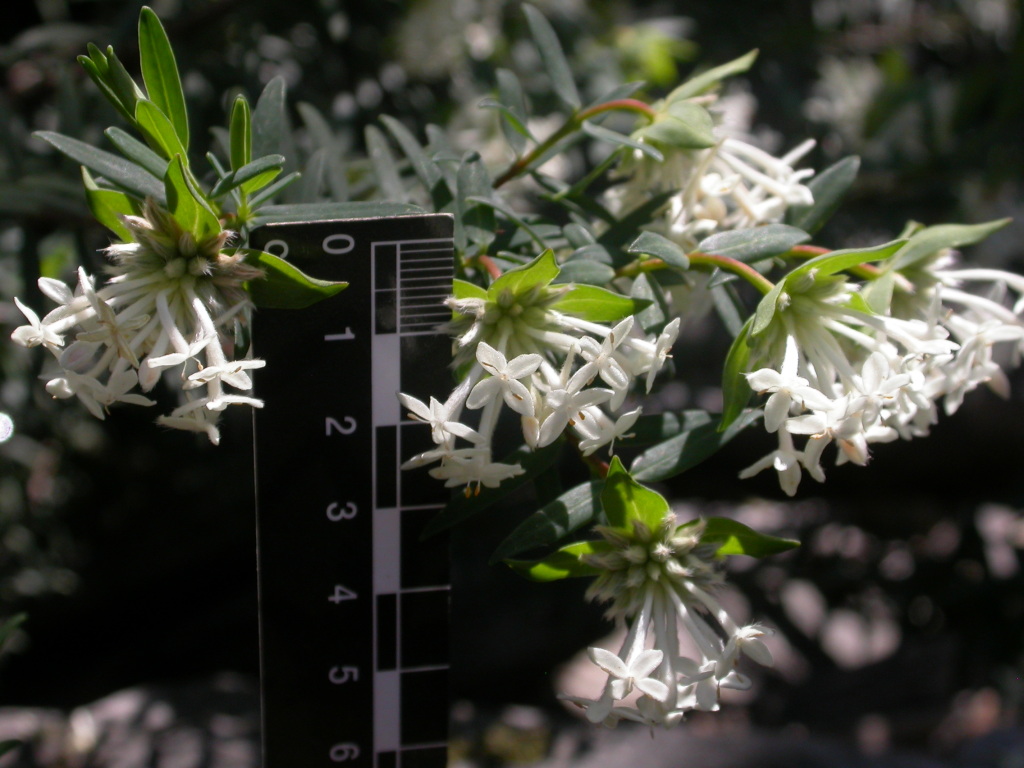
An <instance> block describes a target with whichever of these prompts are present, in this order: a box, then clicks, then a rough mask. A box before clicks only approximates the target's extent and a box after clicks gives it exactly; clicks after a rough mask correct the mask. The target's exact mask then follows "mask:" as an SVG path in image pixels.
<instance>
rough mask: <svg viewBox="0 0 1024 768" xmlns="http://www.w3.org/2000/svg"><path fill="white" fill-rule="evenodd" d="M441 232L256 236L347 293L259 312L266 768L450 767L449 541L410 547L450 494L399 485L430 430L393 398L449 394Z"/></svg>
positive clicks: (407, 222)
mask: <svg viewBox="0 0 1024 768" xmlns="http://www.w3.org/2000/svg"><path fill="white" fill-rule="evenodd" d="M396 231H397V232H400V233H401V234H402V235H404V237H399V238H396V237H395V233H396ZM452 231H453V221H452V218H451V217H450V216H448V215H438V214H427V215H422V216H401V217H392V218H387V219H363V220H351V221H337V222H311V223H289V224H281V225H268V226H266V227H264V228H262V229H260V230H256V232H254V233H253V238H252V239H253V244H254V246H255V247H268V248H271V246H272V248H271V250H272V252H274V253H275V254H277V255H279V256H282V257H283V258H287V259H288V260H289V261H291V262H292V263H294V264H296V266H298V267H299V268H300V269H302V270H303V271H305V272H307V274H312V275H315V276H316V277H320V278H324V279H332V280H347V281H349V283H350V285H349V287H348V288H347V289H346V290H345V291H343V292H341V293H340V294H339V295H338V296H336V297H332V298H331V299H329V300H326V301H324V302H321V303H320V304H317V305H314V307H311V308H309V309H306V310H302V311H301V312H295V311H294V310H287V311H285V310H281V311H273V310H260V312H258V313H257V314H256V321H255V329H254V339H255V344H256V354H257V356H259V357H262V358H264V359H266V360H267V367H266V368H265V369H264V370H262V371H260V374H259V376H257V377H256V394H257V396H259V397H261V398H263V399H264V400H265V402H266V405H265V407H264V409H262V411H257V413H256V414H255V415H254V424H255V434H256V465H257V510H258V525H259V531H258V534H259V535H258V546H259V553H258V557H259V577H260V641H261V667H262V675H261V678H262V699H263V701H262V703H263V708H262V718H263V742H264V762H263V765H264V768H291V767H292V766H294V765H303V766H310V767H311V768H315V766H337V765H339V764H344V765H346V766H351V767H352V768H364V767H365V768H403V767H404V768H441V766H444V765H445V763H446V759H447V751H446V748H445V743H446V742H445V738H446V735H447V679H448V672H447V671H448V656H447V654H448V648H447V641H448V638H447V631H448V630H447V610H448V589H449V588H448V564H447V545H446V542H445V540H444V538H443V537H439V538H438V540H436V541H431V542H428V543H427V546H428V549H427V550H425V551H424V550H421V548H420V547H419V545H418V539H419V533H420V530H421V529H422V526H423V525H424V524H425V522H426V520H428V519H429V518H430V517H432V516H433V515H434V514H436V513H437V511H439V510H440V509H441V508H442V507H443V503H444V500H445V499H444V496H445V492H444V491H443V489H441V488H440V486H439V484H436V483H433V484H428V483H425V482H424V481H423V480H424V478H423V477H422V476H420V477H418V478H409V477H408V476H407V473H406V474H403V473H402V472H401V470H400V468H399V467H400V464H401V459H402V457H403V456H405V455H406V452H407V451H408V450H410V449H411V448H414V447H415V446H416V445H419V444H423V443H424V442H429V427H428V426H427V425H425V424H423V423H421V422H415V421H410V420H409V419H408V418H406V417H404V415H403V413H402V409H401V407H400V404H399V403H398V400H397V397H396V394H397V392H398V391H405V392H408V393H410V394H411V395H413V396H414V397H417V398H419V399H421V400H423V401H427V400H428V398H429V396H430V395H431V394H436V392H438V391H441V390H443V389H444V388H445V386H446V385H447V376H448V374H447V371H446V370H445V369H444V368H443V367H438V366H436V365H432V364H431V363H433V362H434V361H435V360H436V359H437V356H438V355H439V354H442V353H445V352H446V351H447V350H448V349H450V342H449V340H448V339H447V337H446V336H445V335H444V334H443V333H439V332H438V330H437V325H438V324H439V323H443V322H445V321H447V320H448V319H449V318H450V310H448V308H447V307H446V306H445V305H444V304H443V301H444V299H446V298H447V296H448V295H450V290H451V280H452V273H453V245H452V243H453V240H452ZM410 275H412V276H410ZM430 371H435V372H436V374H435V375H434V376H433V377H432V376H431V374H430ZM403 545H405V546H403ZM428 555H429V556H428Z"/></svg>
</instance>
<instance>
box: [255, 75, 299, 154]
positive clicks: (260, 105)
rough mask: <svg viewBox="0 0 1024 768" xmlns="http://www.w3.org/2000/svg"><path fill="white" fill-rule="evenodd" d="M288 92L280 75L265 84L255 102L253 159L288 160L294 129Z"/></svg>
mask: <svg viewBox="0 0 1024 768" xmlns="http://www.w3.org/2000/svg"><path fill="white" fill-rule="evenodd" d="M286 92H287V85H286V83H285V80H284V78H283V77H281V76H280V75H278V76H276V77H274V78H272V79H271V80H270V82H268V83H267V84H266V86H265V87H264V88H263V92H262V93H261V94H260V97H259V99H257V100H256V108H255V109H254V110H253V112H252V154H253V156H254V157H263V156H264V155H277V154H280V155H284V156H285V157H289V152H288V149H289V147H288V144H289V141H290V137H291V125H290V124H289V121H288V111H287V102H286Z"/></svg>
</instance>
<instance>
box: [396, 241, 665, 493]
mask: <svg viewBox="0 0 1024 768" xmlns="http://www.w3.org/2000/svg"><path fill="white" fill-rule="evenodd" d="M557 273H558V270H557V267H556V266H555V264H554V258H553V256H552V255H551V253H550V252H547V253H545V254H542V255H541V256H540V257H538V258H537V259H536V260H534V262H532V263H531V264H530V265H527V266H526V267H524V268H520V269H519V270H511V271H509V272H507V273H505V275H503V276H502V277H501V278H499V279H498V280H496V281H495V282H494V284H493V285H492V286H491V289H490V290H489V291H487V292H483V291H482V290H481V291H479V293H480V295H476V296H470V297H460V298H452V299H451V300H450V301H449V304H450V306H451V307H452V309H453V310H454V312H455V314H456V315H457V316H458V319H456V320H455V321H453V324H452V329H453V331H454V332H455V334H456V337H457V339H456V342H455V345H456V354H455V365H456V367H457V368H459V369H464V370H465V373H464V375H463V378H462V380H461V383H459V385H458V386H456V387H455V389H454V390H453V391H452V393H451V394H450V395H449V396H448V398H447V399H446V400H445V401H444V402H443V403H442V402H440V401H438V400H437V399H435V398H431V399H430V402H429V403H424V402H422V401H420V400H418V399H416V398H414V397H412V396H410V395H407V394H404V393H403V394H400V395H399V398H400V399H401V402H402V404H403V405H404V406H405V407H406V408H407V409H408V410H409V412H410V415H411V417H412V418H414V419H417V420H420V421H424V422H427V423H429V424H430V426H431V434H432V437H433V441H434V443H435V445H436V446H437V447H436V448H433V449H431V450H429V451H426V452H424V453H421V454H419V455H418V456H414V457H413V458H411V459H409V460H408V461H407V462H405V464H404V465H403V468H406V469H408V468H413V467H420V466H425V465H428V464H433V463H435V462H439V466H436V467H433V468H432V469H431V470H430V474H431V476H433V477H435V478H437V479H442V480H444V481H445V485H446V486H448V487H457V486H460V485H465V486H466V492H467V494H468V493H471V492H472V489H473V488H474V487H475V490H476V491H477V492H479V489H480V486H481V485H483V486H486V487H489V488H494V487H497V486H498V485H499V484H500V483H501V482H502V480H505V479H508V478H510V477H515V476H516V475H518V474H521V473H522V471H523V470H522V467H521V466H520V465H518V464H505V463H502V462H495V461H494V460H493V457H492V441H493V437H494V433H495V429H496V427H497V424H498V419H499V415H500V413H501V411H502V410H504V409H505V408H506V407H507V408H508V409H509V410H511V411H513V412H514V413H515V414H516V415H517V416H518V417H519V419H520V423H521V426H522V434H523V439H524V441H525V442H526V444H527V445H528V446H530V447H531V448H541V447H544V446H546V445H550V444H551V443H552V442H554V441H555V440H556V439H557V438H558V437H559V436H560V435H561V434H562V433H563V432H564V431H565V430H566V429H567V428H569V429H571V431H572V433H573V434H574V436H575V437H576V439H577V440H578V441H579V447H580V449H581V451H582V452H583V454H584V455H589V454H591V453H593V452H594V451H596V450H598V449H599V448H602V447H604V446H609V447H612V446H613V444H614V441H615V440H616V439H617V438H619V437H622V436H623V435H625V434H626V433H628V432H629V429H630V428H631V427H632V426H633V424H634V423H635V422H636V419H637V418H638V417H639V416H640V411H641V409H640V408H635V409H633V410H630V411H628V412H626V413H624V414H622V415H621V416H618V417H615V416H613V415H611V414H613V413H614V412H615V411H617V410H619V409H620V408H621V406H622V405H623V403H624V401H625V399H626V395H627V393H628V392H629V391H630V389H631V388H632V386H633V383H634V381H635V380H636V379H637V378H638V377H640V376H644V377H645V383H646V386H647V389H648V391H649V390H650V388H651V385H652V384H653V381H654V377H655V376H656V375H657V373H658V371H659V370H660V369H661V368H662V366H663V365H664V363H665V360H666V359H667V358H668V356H669V352H670V351H671V348H672V344H673V343H674V342H675V339H676V336H677V334H678V331H679V321H678V320H674V321H672V322H671V323H669V324H668V325H667V326H666V327H665V329H664V330H663V331H662V332H661V333H660V334H659V335H657V336H656V337H653V338H642V337H640V336H638V335H635V334H634V333H633V330H634V321H633V316H632V314H630V313H631V312H632V311H633V304H632V302H631V301H630V300H628V299H624V298H623V297H615V296H613V294H610V293H608V292H606V291H603V290H601V289H596V288H592V287H574V286H572V285H550V284H549V283H550V280H551V277H552V276H553V275H557ZM530 275H535V276H536V277H535V278H531V277H530ZM581 294H586V296H587V297H589V298H588V299H587V301H586V302H585V303H586V308H583V307H582V303H581V302H580V301H578V299H579V298H580V295H581ZM608 302H612V304H614V305H615V306H616V307H621V306H623V303H624V306H625V307H626V309H625V310H623V311H620V310H618V309H616V310H615V311H616V313H617V314H620V315H621V314H625V317H624V318H622V319H620V320H617V322H615V324H614V325H611V324H610V323H609V322H597V321H595V320H588V319H586V317H585V315H587V314H591V315H592V316H597V317H607V316H608V315H607V311H608V310H607V306H608ZM595 307H596V308H597V311H596V313H595V312H594V308H595ZM588 308H589V309H588ZM573 309H576V310H577V311H576V312H573V311H572V310H573ZM581 315H584V316H581ZM466 410H470V411H477V410H478V411H479V412H480V413H479V419H478V420H477V422H476V425H475V427H473V426H470V425H468V424H465V423H463V422H462V421H461V419H462V418H463V412H464V411H466ZM460 440H461V441H462V443H461V444H460V443H459V442H458V441H460Z"/></svg>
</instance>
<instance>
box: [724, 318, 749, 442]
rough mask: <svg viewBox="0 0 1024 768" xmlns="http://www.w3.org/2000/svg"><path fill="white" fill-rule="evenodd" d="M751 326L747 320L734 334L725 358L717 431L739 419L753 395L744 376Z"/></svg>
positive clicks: (747, 367)
mask: <svg viewBox="0 0 1024 768" xmlns="http://www.w3.org/2000/svg"><path fill="white" fill-rule="evenodd" d="M753 325H754V320H753V319H750V320H747V322H746V323H745V324H744V325H743V327H742V328H741V329H740V332H739V333H738V334H736V338H735V339H733V342H732V346H730V347H729V352H728V354H726V356H725V365H724V366H723V371H722V419H721V421H720V422H719V425H718V429H719V430H724V429H727V428H728V427H730V426H731V425H732V423H733V422H734V421H736V419H738V418H739V417H740V415H741V414H742V413H743V409H744V408H746V407H747V403H749V402H750V397H751V396H752V395H753V394H754V391H753V390H752V389H751V388H750V385H749V384H748V383H747V377H746V376H745V375H744V374H747V373H750V369H751V365H750V357H751V348H750V334H751V329H752V327H753Z"/></svg>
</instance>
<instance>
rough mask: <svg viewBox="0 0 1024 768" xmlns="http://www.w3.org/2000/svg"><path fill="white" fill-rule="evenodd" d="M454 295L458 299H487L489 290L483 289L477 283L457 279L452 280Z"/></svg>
mask: <svg viewBox="0 0 1024 768" xmlns="http://www.w3.org/2000/svg"><path fill="white" fill-rule="evenodd" d="M452 295H454V296H455V298H456V299H484V300H486V299H487V289H486V288H481V287H480V286H479V285H477V284H476V283H470V282H467V281H466V280H459V279H458V278H455V279H454V280H452Z"/></svg>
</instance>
